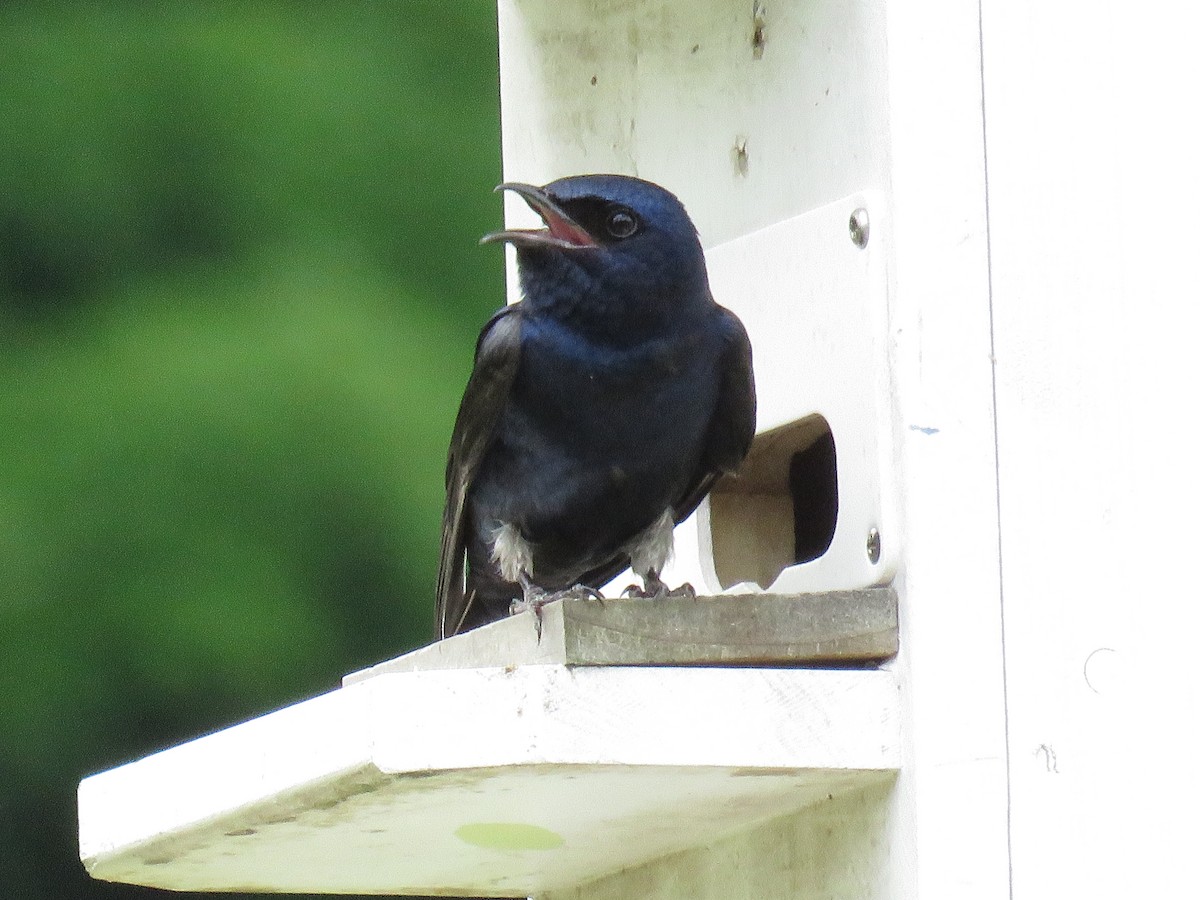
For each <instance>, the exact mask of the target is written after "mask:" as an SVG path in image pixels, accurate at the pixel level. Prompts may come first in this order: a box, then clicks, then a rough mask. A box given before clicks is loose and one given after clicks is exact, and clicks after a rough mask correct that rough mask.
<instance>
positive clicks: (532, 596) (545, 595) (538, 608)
mask: <svg viewBox="0 0 1200 900" xmlns="http://www.w3.org/2000/svg"><path fill="white" fill-rule="evenodd" d="M521 590H522V592H523V593H524V596H522V597H519V598H517V599H515V600H513V601H512V603H510V604H509V606H508V613H509V615H511V616H515V615H517V614H518V613H523V612H531V613H533V627H534V630H535V631H536V632H537V639H538V642H539V643H540V642H541V640H542V609H543V608H544V607H545V606H547V605H549V604H551V603H554V602H555V601H557V600H598V601H600V603H604V595H603V594H601V593H600V592H599V591H598V590H596V589H595V588H591V587H588V586H587V585H585V584H577V585H575V586H574V587H570V588H567V589H566V590H562V591H545V590H543V589H542V588H540V587H538V586H537V585H536V584H534V583H533V581H532V580H531V579H530V578H529V576H528V575H524V574H522V576H521Z"/></svg>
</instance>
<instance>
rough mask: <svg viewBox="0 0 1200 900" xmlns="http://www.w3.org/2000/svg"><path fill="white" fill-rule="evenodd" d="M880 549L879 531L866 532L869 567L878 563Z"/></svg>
mask: <svg viewBox="0 0 1200 900" xmlns="http://www.w3.org/2000/svg"><path fill="white" fill-rule="evenodd" d="M881 552H882V548H881V547H880V545H879V529H878V528H872V529H871V530H870V531H868V532H867V559H869V560H870V561H871V565H875V564H876V563H878V562H879V554H880V553H881Z"/></svg>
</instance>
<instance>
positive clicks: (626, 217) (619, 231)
mask: <svg viewBox="0 0 1200 900" xmlns="http://www.w3.org/2000/svg"><path fill="white" fill-rule="evenodd" d="M604 227H605V228H606V229H607V230H608V233H609V234H611V235H612V236H613V237H615V238H627V237H630V236H631V235H633V234H634V233H636V232H637V230H638V220H637V218H636V217H635V216H634V214H633V213H631V212H630V211H629V210H627V209H614V210H613V211H612V212H610V213H609V214H608V218H607V219H606V220H605V222H604Z"/></svg>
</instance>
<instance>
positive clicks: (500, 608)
mask: <svg viewBox="0 0 1200 900" xmlns="http://www.w3.org/2000/svg"><path fill="white" fill-rule="evenodd" d="M501 187H502V188H504V189H508V190H512V191H514V192H516V193H519V194H520V195H521V196H522V197H523V198H524V199H525V200H526V202H528V203H529V205H530V206H531V207H533V209H534V210H535V211H536V212H537V213H538V214H539V215H540V216H541V217H542V219H543V221H544V222H545V224H546V227H545V228H542V229H536V230H510V231H502V232H497V233H496V234H494V235H488V237H486V238H485V239H484V240H485V241H506V242H510V243H512V244H514V245H515V247H516V250H517V265H518V269H519V273H520V281H521V290H522V294H523V300H522V301H521V302H519V303H516V304H514V305H512V306H509V307H506V308H504V309H502V310H501V311H500V312H498V313H497V314H496V315H495V316H493V317H492V319H491V321H489V322H488V324H487V325H486V326H485V327H484V330H483V333H482V334H481V335H480V338H479V343H478V345H477V348H476V358H475V369H474V371H473V372H472V375H471V379H470V381H469V383H468V385H467V389H466V392H465V394H464V396H463V401H462V406H461V407H460V409H459V414H458V419H457V422H456V423H455V428H454V434H453V437H452V438H451V442H450V453H449V459H448V462H447V468H446V512H445V517H444V523H443V532H442V553H441V565H440V569H439V575H438V630H439V636H441V637H447V636H449V635H451V634H454V633H456V632H458V631H461V630H465V629H467V628H471V627H474V626H476V625H480V624H483V623H485V622H488V621H492V620H495V619H498V618H501V617H503V616H505V615H507V614H508V609H509V604H510V602H511V601H512V600H513V599H515V598H518V597H521V596H522V595H523V593H525V594H528V591H529V590H537V589H541V590H544V591H549V592H555V591H560V590H564V589H567V588H571V587H573V586H576V585H584V586H589V587H599V586H600V585H602V584H604V583H605V582H607V581H608V580H610V579H611V578H613V577H615V576H616V575H617V574H618V573H619V572H620V571H621V570H622V569H624V568H625V567H626V566H629V565H630V564H631V561H632V565H633V568H634V571H635V573H636V574H638V575H639V576H641V577H642V578H643V579H644V580H645V581H646V585H647V589H648V590H654V589H661V587H662V586H661V582H659V580H658V574H659V573H660V572H661V567H662V565H663V563H664V562H665V557H666V555H667V554H668V553H669V550H670V529H671V527H673V526H674V524H675V523H677V522H680V521H682V520H683V519H684V518H686V517H687V516H688V515H690V514H691V512H692V511H693V510H694V509H695V507H696V505H697V504H698V503H699V502H700V501H701V500H702V499H703V497H704V496H705V494H707V493H708V491H709V489H710V488H711V486H712V484H713V482H714V481H715V479H716V478H717V477H719V476H720V475H721V474H723V473H725V472H730V471H732V470H734V469H735V468H736V467H737V466H738V464H739V463H740V462H741V460H742V458H743V457H744V456H745V454H746V451H747V449H748V448H749V446H750V441H751V438H752V437H753V434H754V410H755V401H754V382H753V374H752V370H751V354H750V343H749V340H748V338H747V337H746V332H745V329H744V328H743V327H742V324H741V322H740V321H738V319H737V317H736V316H734V315H733V313H731V312H729V311H728V310H726V309H724V308H723V307H721V306H718V305H717V304H716V302H715V301H714V300H713V298H712V295H711V293H710V292H709V288H708V277H707V274H706V271H705V267H704V253H703V250H702V249H701V246H700V241H699V238H698V236H697V234H696V230H695V227H694V226H693V225H692V222H691V220H690V219H689V218H688V215H687V213H686V212H685V211H684V208H683V205H682V204H681V203H680V202H679V201H678V200H677V199H676V198H675V197H674V195H672V194H671V193H669V192H668V191H666V190H664V189H663V188H661V187H659V186H658V185H655V184H651V183H650V182H647V181H641V180H639V179H636V178H629V177H625V176H620V175H583V176H577V177H572V178H564V179H561V180H559V181H554V182H551V183H550V184H548V185H546V186H545V187H543V188H535V187H532V186H530V185H523V184H506V185H501ZM523 585H524V587H525V591H523Z"/></svg>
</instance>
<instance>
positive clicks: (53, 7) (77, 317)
mask: <svg viewBox="0 0 1200 900" xmlns="http://www.w3.org/2000/svg"><path fill="white" fill-rule="evenodd" d="M498 133H499V123H498V101H497V73H496V53H495V12H494V7H493V4H492V2H491V0H470V2H460V3H456V4H443V3H438V4H434V3H432V2H416V0H396V2H379V3H367V2H353V3H350V2H323V3H322V2H311V3H295V2H293V3H282V2H279V3H259V4H223V3H211V4H175V3H160V4H154V3H138V2H132V0H130V2H121V3H115V2H110V3H107V4H103V5H101V4H96V5H91V4H78V5H69V4H35V3H7V4H3V5H0V381H2V383H3V390H2V391H0V895H3V896H4V897H6V898H74V897H80V898H82V897H135V896H136V897H146V896H149V895H151V894H156V892H152V891H148V890H145V889H138V888H132V887H127V886H114V885H105V884H102V883H98V882H92V881H90V880H89V879H88V878H87V877H86V875H85V874H84V873H83V871H82V868H81V867H80V865H79V863H78V860H77V858H76V854H77V848H76V844H75V841H76V820H75V787H76V784H77V782H78V780H79V778H81V777H82V776H84V775H86V774H89V773H91V772H95V771H99V770H102V769H105V768H108V767H110V766H113V765H116V764H119V763H121V762H124V761H127V760H129V759H133V758H136V757H138V756H142V755H145V754H146V753H148V752H151V751H153V750H155V749H157V748H159V747H161V746H165V745H168V744H171V743H174V742H177V741H180V740H184V739H187V738H189V737H192V736H194V735H197V734H200V733H203V732H205V731H210V730H213V729H215V728H219V727H222V726H224V725H228V724H230V723H232V722H234V721H237V720H240V719H244V718H247V717H250V716H253V715H256V714H259V713H261V712H264V711H266V710H268V709H271V708H275V707H277V706H280V705H283V704H285V703H288V702H291V701H294V700H297V699H299V698H301V697H304V696H309V695H312V694H314V693H317V692H320V691H323V690H326V689H329V688H331V687H333V686H335V685H336V684H337V680H338V679H339V678H340V676H341V675H342V674H343V673H344V672H347V671H351V670H353V669H355V668H358V667H361V666H363V665H367V664H369V663H371V662H374V661H377V660H379V659H382V658H386V657H388V656H391V655H395V654H396V653H399V652H402V651H403V650H406V649H409V648H411V647H413V646H417V645H419V644H422V643H424V642H426V641H427V640H428V638H429V637H430V636H431V632H432V621H431V619H432V583H433V579H434V568H435V566H436V555H437V543H438V528H439V518H440V514H441V502H442V469H443V465H444V448H445V442H446V439H447V437H448V434H449V429H450V426H451V423H452V420H453V416H454V413H455V411H456V407H457V401H458V397H459V395H460V393H461V389H462V385H463V383H464V381H465V378H466V373H467V370H468V367H469V365H470V356H471V352H472V350H473V342H474V335H475V333H476V332H477V330H478V328H479V326H480V324H481V323H482V322H483V321H484V319H485V317H486V315H487V314H488V312H489V311H490V310H491V309H492V308H493V307H495V306H496V305H498V304H499V303H500V302H501V300H502V292H503V283H502V263H501V258H500V256H499V254H497V253H495V252H488V251H486V250H479V249H477V248H476V240H477V238H478V236H479V235H480V234H481V233H482V232H483V231H484V230H486V229H487V228H489V227H492V226H494V225H495V224H496V222H498V220H499V203H498V201H497V200H496V199H495V198H494V197H493V196H492V195H491V194H490V188H491V187H492V185H493V184H495V182H496V181H497V180H499V168H500V166H499V148H498ZM174 896H178V895H174Z"/></svg>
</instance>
